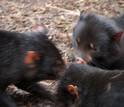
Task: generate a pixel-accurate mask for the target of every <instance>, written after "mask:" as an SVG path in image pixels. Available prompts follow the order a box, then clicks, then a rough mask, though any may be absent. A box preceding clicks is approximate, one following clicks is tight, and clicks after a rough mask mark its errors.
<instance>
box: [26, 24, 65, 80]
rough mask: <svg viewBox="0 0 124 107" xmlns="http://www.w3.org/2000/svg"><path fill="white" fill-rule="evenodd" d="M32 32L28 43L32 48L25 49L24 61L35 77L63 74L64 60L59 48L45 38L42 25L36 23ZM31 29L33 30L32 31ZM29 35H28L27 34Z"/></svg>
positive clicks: (49, 77)
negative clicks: (32, 70) (33, 70)
mask: <svg viewBox="0 0 124 107" xmlns="http://www.w3.org/2000/svg"><path fill="white" fill-rule="evenodd" d="M34 30H35V31H36V32H32V33H31V35H33V36H31V40H30V45H32V47H31V48H32V50H29V51H27V53H26V55H25V58H24V62H25V64H26V65H27V66H28V67H30V68H31V69H37V70H36V71H35V76H34V77H35V79H39V80H41V79H42V80H44V79H55V78H58V77H60V76H61V75H62V74H63V70H64V66H65V65H64V62H63V60H62V58H61V55H60V53H59V50H58V49H57V48H56V47H55V45H54V44H53V43H52V42H51V41H50V40H49V39H48V38H47V36H46V30H45V28H44V26H43V25H37V26H36V27H35V29H34ZM34 30H33V31H34ZM29 36H30V35H29Z"/></svg>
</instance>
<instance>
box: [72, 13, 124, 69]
mask: <svg viewBox="0 0 124 107" xmlns="http://www.w3.org/2000/svg"><path fill="white" fill-rule="evenodd" d="M119 32H124V15H120V16H118V17H113V18H107V17H104V16H100V15H96V14H84V15H81V16H80V18H79V21H78V22H77V24H76V26H75V28H74V32H73V37H72V45H73V48H74V53H75V57H81V58H83V59H84V60H85V61H86V62H87V63H88V64H89V65H92V66H97V67H100V68H103V69H124V66H123V63H124V34H123V35H122V37H121V39H120V40H119V41H117V39H118V38H117V37H115V35H117V34H119ZM90 44H92V45H93V48H91V46H90Z"/></svg>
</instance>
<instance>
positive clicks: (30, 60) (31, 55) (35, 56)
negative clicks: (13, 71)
mask: <svg viewBox="0 0 124 107" xmlns="http://www.w3.org/2000/svg"><path fill="white" fill-rule="evenodd" d="M40 57H41V55H40V54H39V53H37V52H34V51H28V52H27V54H26V56H25V59H24V62H25V63H26V64H27V65H28V66H30V67H35V66H36V64H37V62H38V61H39V60H40Z"/></svg>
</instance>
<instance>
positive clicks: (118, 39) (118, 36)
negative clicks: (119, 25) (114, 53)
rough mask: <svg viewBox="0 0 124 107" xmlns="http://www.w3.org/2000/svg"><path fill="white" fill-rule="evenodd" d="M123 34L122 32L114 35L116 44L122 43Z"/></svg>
mask: <svg viewBox="0 0 124 107" xmlns="http://www.w3.org/2000/svg"><path fill="white" fill-rule="evenodd" d="M122 34H123V32H122V31H120V32H118V33H116V34H115V35H114V41H115V42H118V41H120V39H121V36H122Z"/></svg>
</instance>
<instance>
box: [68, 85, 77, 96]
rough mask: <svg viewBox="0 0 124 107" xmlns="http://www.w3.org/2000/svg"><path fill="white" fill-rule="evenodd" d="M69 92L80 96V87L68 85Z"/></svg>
mask: <svg viewBox="0 0 124 107" xmlns="http://www.w3.org/2000/svg"><path fill="white" fill-rule="evenodd" d="M67 90H68V92H69V93H70V94H72V95H76V96H78V87H77V86H74V85H68V86H67Z"/></svg>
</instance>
